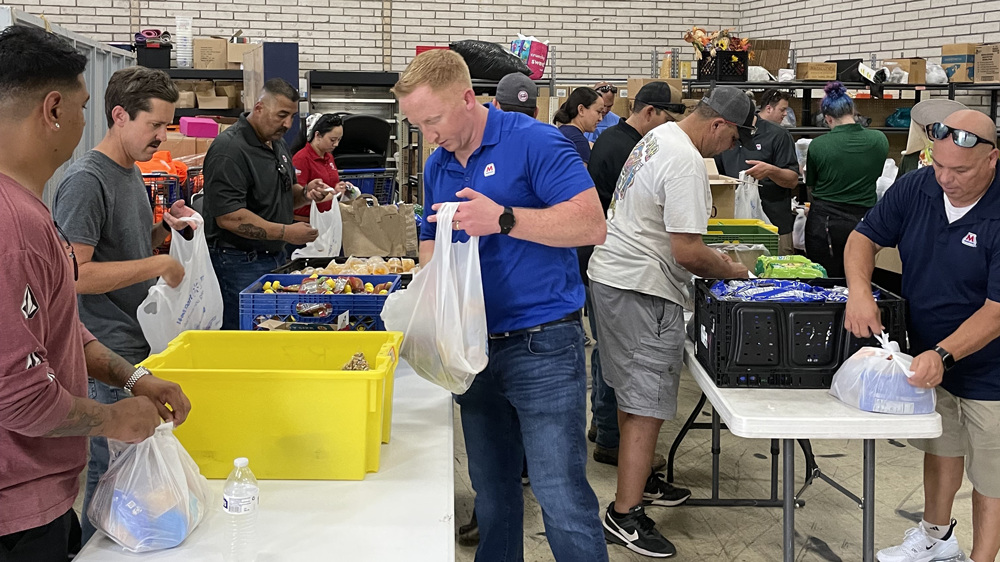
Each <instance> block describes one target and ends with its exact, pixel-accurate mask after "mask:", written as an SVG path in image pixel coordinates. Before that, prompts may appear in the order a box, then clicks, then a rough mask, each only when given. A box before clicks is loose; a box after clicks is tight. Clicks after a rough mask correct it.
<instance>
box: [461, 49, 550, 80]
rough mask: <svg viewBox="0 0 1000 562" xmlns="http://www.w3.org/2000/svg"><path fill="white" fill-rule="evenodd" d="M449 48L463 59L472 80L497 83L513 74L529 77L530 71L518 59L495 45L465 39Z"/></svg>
mask: <svg viewBox="0 0 1000 562" xmlns="http://www.w3.org/2000/svg"><path fill="white" fill-rule="evenodd" d="M450 47H451V50H452V51H455V52H456V53H458V54H460V55H462V58H463V59H465V64H467V65H468V66H469V74H470V75H472V78H473V79H479V80H492V81H495V82H498V81H500V79H501V78H503V77H504V76H507V75H508V74H513V73H515V72H520V73H521V74H524V75H525V76H531V70H530V69H529V68H528V65H527V64H525V62H524V61H523V60H521V58H520V57H518V56H517V55H515V54H514V53H511V52H510V51H507V50H505V49H504V48H503V47H501V46H500V45H497V44H496V43H489V42H486V41H476V40H474V39H466V40H464V41H456V42H454V43H452V44H451V45H450Z"/></svg>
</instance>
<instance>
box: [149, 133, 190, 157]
mask: <svg viewBox="0 0 1000 562" xmlns="http://www.w3.org/2000/svg"><path fill="white" fill-rule="evenodd" d="M157 150H166V151H169V152H170V157H171V158H181V157H182V156H191V155H193V154H198V142H197V139H194V138H191V137H185V136H184V135H182V134H180V133H167V140H165V141H163V142H162V143H160V147H159V148H158V149H157Z"/></svg>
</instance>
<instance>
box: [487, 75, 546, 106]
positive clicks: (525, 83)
mask: <svg viewBox="0 0 1000 562" xmlns="http://www.w3.org/2000/svg"><path fill="white" fill-rule="evenodd" d="M537 98H538V86H535V83H534V82H532V81H531V78H528V77H527V76H525V75H524V74H521V73H520V72H515V73H513V74H508V75H507V76H504V77H503V78H501V79H500V82H499V83H498V84H497V97H496V100H497V103H499V104H500V105H501V106H503V107H520V108H523V109H535V108H536V107H538V102H537Z"/></svg>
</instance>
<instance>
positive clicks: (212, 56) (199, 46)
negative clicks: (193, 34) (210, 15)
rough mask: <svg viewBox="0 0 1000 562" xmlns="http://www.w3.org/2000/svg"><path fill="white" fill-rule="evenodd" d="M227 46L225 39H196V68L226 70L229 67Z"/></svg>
mask: <svg viewBox="0 0 1000 562" xmlns="http://www.w3.org/2000/svg"><path fill="white" fill-rule="evenodd" d="M227 44H228V43H226V40H225V39H214V38H200V39H195V40H194V67H195V68H196V69H198V70H225V69H226V68H227V67H228V62H227V61H226V52H227V47H226V45H227Z"/></svg>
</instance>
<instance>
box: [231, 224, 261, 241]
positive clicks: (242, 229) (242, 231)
mask: <svg viewBox="0 0 1000 562" xmlns="http://www.w3.org/2000/svg"><path fill="white" fill-rule="evenodd" d="M236 230H237V233H238V234H239V235H240V236H242V237H244V238H249V239H251V240H267V231H266V230H264V229H263V228H261V227H259V226H255V225H252V224H246V223H244V224H241V225H239V226H238V227H236Z"/></svg>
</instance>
